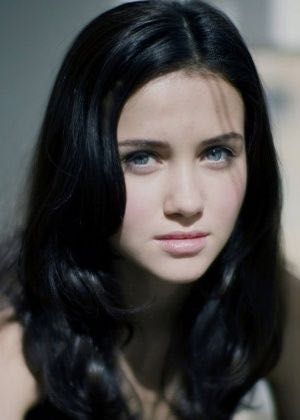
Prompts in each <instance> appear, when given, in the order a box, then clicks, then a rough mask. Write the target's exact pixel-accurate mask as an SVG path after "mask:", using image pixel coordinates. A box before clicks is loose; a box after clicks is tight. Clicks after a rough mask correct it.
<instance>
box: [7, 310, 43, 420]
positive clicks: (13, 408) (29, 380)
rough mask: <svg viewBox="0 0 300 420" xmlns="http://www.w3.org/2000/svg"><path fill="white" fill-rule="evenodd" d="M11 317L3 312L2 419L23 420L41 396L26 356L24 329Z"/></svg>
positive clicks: (8, 312)
mask: <svg viewBox="0 0 300 420" xmlns="http://www.w3.org/2000/svg"><path fill="white" fill-rule="evenodd" d="M9 317H10V311H9V310H5V311H2V312H0V372H1V375H0V407H1V416H2V417H1V418H5V419H6V420H20V419H22V418H23V416H24V413H25V412H26V411H27V410H28V408H29V407H31V406H32V405H33V404H34V403H35V402H36V401H37V395H38V392H37V385H36V382H35V380H34V378H33V376H32V375H31V373H30V371H29V369H28V367H27V365H26V362H25V360H24V356H23V351H22V336H23V331H22V327H21V325H20V324H18V323H17V322H15V321H10V320H9Z"/></svg>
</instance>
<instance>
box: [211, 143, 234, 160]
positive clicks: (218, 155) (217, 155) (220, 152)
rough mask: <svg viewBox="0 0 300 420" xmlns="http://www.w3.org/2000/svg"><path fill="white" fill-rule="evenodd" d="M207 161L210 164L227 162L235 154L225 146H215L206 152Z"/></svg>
mask: <svg viewBox="0 0 300 420" xmlns="http://www.w3.org/2000/svg"><path fill="white" fill-rule="evenodd" d="M204 155H205V159H206V160H208V161H210V162H216V163H218V162H227V161H229V160H230V159H231V158H232V157H233V156H234V154H233V152H232V151H231V150H230V149H228V148H227V147H224V146H214V147H211V148H209V149H208V150H206V151H205V152H204Z"/></svg>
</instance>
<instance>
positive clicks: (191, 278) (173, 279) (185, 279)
mask: <svg viewBox="0 0 300 420" xmlns="http://www.w3.org/2000/svg"><path fill="white" fill-rule="evenodd" d="M207 269H208V266H205V267H204V266H202V267H191V266H190V267H188V268H184V269H182V270H180V269H178V268H177V269H176V266H175V267H172V268H170V269H168V267H164V268H163V269H162V268H160V269H159V270H153V268H152V270H151V272H152V275H153V276H155V277H157V278H158V279H160V280H162V281H166V282H169V283H178V284H188V283H194V282H196V281H197V280H199V279H200V278H201V277H202V276H203V275H204V274H205V272H206V271H207Z"/></svg>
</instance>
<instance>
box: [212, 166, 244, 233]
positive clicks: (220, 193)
mask: <svg viewBox="0 0 300 420" xmlns="http://www.w3.org/2000/svg"><path fill="white" fill-rule="evenodd" d="M245 191H246V174H245V173H244V172H239V173H238V174H236V175H232V174H229V175H228V176H226V177H224V178H223V179H222V180H220V181H219V182H218V183H215V185H214V186H213V187H212V188H211V189H210V194H209V197H210V198H209V202H210V205H209V206H208V207H209V208H207V210H208V211H210V216H209V218H210V221H211V222H212V223H215V226H217V227H219V228H220V230H219V232H223V233H224V234H227V233H228V231H231V230H232V229H233V227H234V224H235V222H236V219H237V217H238V215H239V211H240V208H241V206H242V203H243V201H244V196H245ZM212 218H213V220H212Z"/></svg>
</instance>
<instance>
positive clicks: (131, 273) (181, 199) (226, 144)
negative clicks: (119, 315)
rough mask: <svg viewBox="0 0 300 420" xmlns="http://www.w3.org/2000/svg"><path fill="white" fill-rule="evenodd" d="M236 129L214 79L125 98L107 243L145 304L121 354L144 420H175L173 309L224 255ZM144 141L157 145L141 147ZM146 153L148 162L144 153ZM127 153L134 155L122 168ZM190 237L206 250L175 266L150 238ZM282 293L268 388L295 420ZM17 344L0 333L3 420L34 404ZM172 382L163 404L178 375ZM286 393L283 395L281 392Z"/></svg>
mask: <svg viewBox="0 0 300 420" xmlns="http://www.w3.org/2000/svg"><path fill="white" fill-rule="evenodd" d="M243 130H244V109H243V103H242V100H241V97H240V95H239V94H238V92H237V91H236V90H235V89H234V88H233V87H232V86H231V85H229V84H228V83H227V82H225V81H224V80H223V79H221V78H220V77H216V76H214V75H200V74H197V73H191V72H190V73H186V72H175V73H171V74H168V75H166V76H163V77H161V78H158V79H155V80H153V81H151V82H149V83H148V84H147V85H145V86H144V87H143V88H142V89H140V90H138V91H137V92H136V93H135V94H134V95H133V96H132V97H130V98H129V100H128V101H127V103H126V104H125V107H124V109H123V111H122V113H121V116H120V120H119V125H118V144H119V150H120V157H121V159H122V165H123V169H124V176H125V182H126V190H127V203H126V211H125V217H124V221H123V224H122V226H121V229H120V231H119V232H118V233H117V234H116V235H115V236H114V237H113V238H112V239H111V241H112V244H113V245H114V246H115V247H116V248H117V249H118V250H119V252H120V253H121V255H122V256H123V257H124V259H123V261H122V262H121V263H120V264H119V265H118V266H116V267H115V270H116V272H117V273H118V275H119V276H120V278H122V285H123V292H124V295H125V298H126V301H127V303H128V305H130V306H131V305H135V304H141V303H145V302H148V301H149V300H151V302H152V305H151V306H150V307H149V309H148V310H145V311H144V315H143V316H139V317H138V318H137V319H136V320H135V321H136V323H137V325H138V332H137V334H136V336H135V337H134V339H133V340H132V342H131V343H130V345H129V346H128V347H127V349H126V352H125V353H123V354H120V367H121V369H122V370H123V371H124V373H125V375H126V376H127V378H128V379H129V380H130V382H131V383H132V386H133V387H134V389H135V391H136V393H137V394H138V395H139V397H140V399H141V401H142V403H143V408H144V410H145V419H147V420H148V419H149V420H150V419H154V418H157V419H160V420H163V419H171V418H172V416H171V414H170V411H169V409H168V406H167V404H166V403H165V402H164V401H163V400H162V398H161V395H160V394H159V392H158V383H159V378H160V374H161V369H162V365H163V361H164V357H165V354H166V350H167V348H168V344H169V340H170V334H171V331H172V330H173V328H174V323H175V322H176V317H177V314H178V311H179V308H180V305H181V304H182V303H183V301H184V299H185V296H186V294H187V293H188V291H189V288H190V287H191V285H192V284H193V282H194V281H196V280H197V279H198V278H200V277H201V276H202V275H203V274H204V273H205V271H206V270H207V269H208V267H209V266H210V264H211V263H212V262H213V261H214V259H215V258H216V256H217V255H218V254H219V252H220V251H221V250H222V248H223V246H224V245H225V243H226V241H227V240H228V238H229V236H230V233H231V232H232V229H233V227H234V224H235V221H236V219H237V217H238V214H239V210H240V207H241V204H242V202H243V198H244V194H245V188H246V183H247V175H246V174H247V170H246V154H245V144H244V131H243ZM224 135H225V136H224ZM132 140H134V141H135V143H134V144H132ZM149 140H155V141H156V144H155V145H154V144H153V143H152V145H151V147H150V146H149V143H148V145H147V147H145V142H146V141H149ZM130 141H131V145H128V143H130ZM157 141H159V142H160V144H158V143H157ZM125 143H127V146H125ZM162 143H163V144H162ZM145 150H147V151H148V156H147V155H146V154H145V152H143V153H142V154H141V151H145ZM149 151H150V152H151V153H155V155H153V156H152V155H150V154H149ZM133 152H139V153H140V154H139V155H138V154H136V155H135V156H134V157H133V156H132V155H131V157H130V159H129V160H128V154H129V153H133ZM194 229H197V230H198V229H199V230H205V231H206V232H208V236H207V238H206V244H205V247H204V249H203V250H202V251H201V252H199V253H197V254H195V255H189V256H182V257H179V258H178V257H176V258H174V256H172V255H170V254H168V253H167V252H165V251H163V250H161V248H160V246H159V244H158V243H157V242H156V241H155V239H154V236H155V235H159V234H166V233H168V232H170V231H174V230H182V231H192V230H194ZM141 279H142V280H141ZM200 281H201V280H200ZM286 284H287V289H288V293H287V296H288V305H289V308H290V309H289V312H288V320H287V321H288V325H289V328H288V329H287V333H286V341H285V346H284V351H283V355H282V358H281V362H280V363H279V365H278V367H277V368H276V369H274V371H273V372H272V375H271V379H272V380H273V382H274V383H275V384H276V387H277V389H278V390H280V392H281V399H280V403H281V404H282V406H283V407H286V410H290V412H289V416H288V417H284V416H283V417H282V418H283V419H284V418H287V419H296V418H297V417H296V415H297V402H296V398H295V396H296V394H297V392H300V390H299V389H298V388H299V385H298V384H297V383H296V380H293V379H291V375H290V374H289V372H290V373H291V372H294V373H293V375H294V376H293V378H294V379H296V378H298V377H299V376H300V368H299V366H298V365H299V363H297V361H296V357H295V359H294V360H291V363H287V360H288V361H289V360H290V359H289V352H290V351H291V349H295V348H298V349H299V342H300V338H299V335H298V328H297V326H298V319H299V317H300V314H299V310H298V306H297V304H296V302H297V300H296V297H295V296H296V293H297V294H298V295H297V296H299V295H300V290H299V289H300V288H299V287H298V285H299V284H298V283H297V282H295V281H293V280H292V279H291V278H287V282H286ZM290 290H293V291H295V293H294V292H290ZM5 317H7V314H4V315H3V319H5ZM291 320H292V321H291ZM290 321H291V322H290ZM21 337H22V329H21V327H20V326H19V325H17V324H16V323H13V324H9V323H7V324H5V325H4V326H3V327H2V329H1V332H0V342H1V346H0V367H1V372H2V374H1V377H0V407H1V411H2V407H4V409H5V410H6V411H4V412H5V413H7V414H6V416H5V419H7V420H21V419H22V418H23V416H24V413H25V412H26V410H27V409H28V408H29V407H30V406H31V405H32V404H34V402H36V401H37V399H38V390H37V386H36V383H35V381H34V379H33V377H32V375H31V374H30V372H29V370H28V368H27V366H26V363H25V361H24V358H23V355H22V351H21V345H20V342H21ZM157 343H159V346H158V345H157ZM299 350H300V349H299ZM299 350H298V352H295V354H299ZM173 379H174V382H172V381H171V382H170V384H169V394H170V395H171V394H172V391H173V390H174V388H173V385H174V384H175V385H176V375H174V378H173ZM287 387H288V388H287ZM285 389H288V390H290V392H286V393H284V390H285ZM291 395H292V397H291ZM292 400H293V401H294V403H292V404H291V401H292ZM289 407H291V408H289ZM286 410H285V411H284V413H287V412H288V411H286ZM2 412H3V411H2ZM239 416H240V417H239ZM249 416H250V415H249ZM239 418H240V419H245V418H246V417H245V414H243V415H236V416H235V417H234V419H235V420H237V419H239ZM247 418H248V417H247ZM250 418H251V417H249V419H250Z"/></svg>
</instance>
